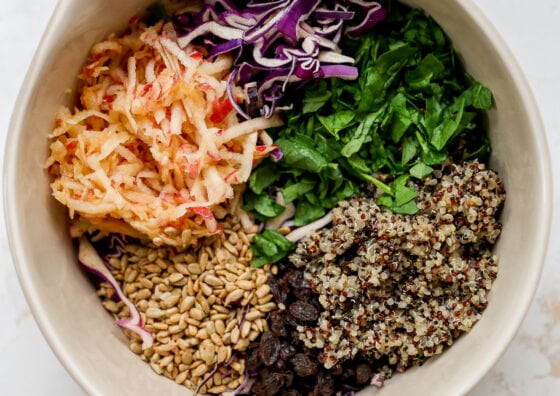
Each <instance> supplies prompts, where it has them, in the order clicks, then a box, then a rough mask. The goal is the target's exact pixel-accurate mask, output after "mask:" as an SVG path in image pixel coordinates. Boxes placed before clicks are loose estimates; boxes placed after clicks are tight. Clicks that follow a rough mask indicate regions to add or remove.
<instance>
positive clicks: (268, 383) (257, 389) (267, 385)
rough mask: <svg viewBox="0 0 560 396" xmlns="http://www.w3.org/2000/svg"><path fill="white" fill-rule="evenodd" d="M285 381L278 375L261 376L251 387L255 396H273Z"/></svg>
mask: <svg viewBox="0 0 560 396" xmlns="http://www.w3.org/2000/svg"><path fill="white" fill-rule="evenodd" d="M285 381H286V379H285V377H284V376H283V375H282V374H280V373H271V374H268V375H263V376H261V377H260V378H259V379H258V380H257V381H255V384H254V386H253V394H254V395H255V396H274V395H275V394H277V393H278V391H279V390H280V389H282V387H283V386H284V383H285Z"/></svg>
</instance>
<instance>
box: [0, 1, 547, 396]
mask: <svg viewBox="0 0 560 396" xmlns="http://www.w3.org/2000/svg"><path fill="white" fill-rule="evenodd" d="M70 2H71V1H68V0H58V2H57V4H56V6H55V8H54V11H53V13H52V15H51V17H50V19H49V22H48V25H47V28H46V29H45V31H44V33H43V36H42V38H41V40H40V42H39V44H38V46H37V48H36V51H35V54H34V56H33V59H32V61H31V63H30V66H29V68H28V70H27V73H26V75H25V78H24V80H23V83H22V85H21V88H20V91H19V94H18V96H17V98H16V101H15V104H14V110H13V112H12V116H11V118H10V122H9V129H8V130H9V131H12V133H10V134H8V136H7V138H6V145H5V148H4V161H3V170H2V172H3V200H4V217H5V225H6V231H7V237H8V243H9V247H10V253H11V257H12V261H13V265H14V267H15V270H16V273H17V277H18V280H19V283H20V286H21V288H22V290H23V294H24V296H25V299H26V300H27V303H28V305H29V307H30V310H31V312H32V314H33V317H34V319H35V321H36V322H37V324H38V326H39V329H40V331H41V333H42V334H43V337H44V338H45V339H46V341H47V343H48V344H49V346H50V348H51V349H52V350H53V352H54V353H55V355H56V356H57V358H58V360H59V361H60V362H61V364H62V365H63V366H64V368H65V369H66V371H67V372H68V373H69V374H70V375H71V376H72V378H73V379H74V380H75V381H76V383H77V384H78V385H79V386H80V387H81V388H82V389H83V390H84V391H86V392H87V393H90V394H96V393H98V392H97V391H98V389H97V387H96V385H95V382H94V381H92V380H91V378H93V377H92V376H90V375H87V374H86V373H83V372H81V371H80V370H78V369H77V368H76V366H75V364H74V360H75V359H74V357H73V354H72V352H71V351H70V350H68V348H67V347H66V346H65V344H64V342H63V340H62V339H61V338H60V337H59V336H58V335H56V326H55V325H54V323H53V322H52V321H51V319H50V318H49V317H48V315H47V314H46V312H45V310H44V308H43V305H42V303H41V298H40V296H39V295H38V293H37V291H36V290H34V287H33V285H32V284H31V283H30V282H29V279H30V271H29V267H27V266H26V265H25V263H24V262H23V257H24V254H23V251H24V249H25V247H24V244H23V243H22V240H23V238H21V236H22V232H21V230H20V227H19V224H18V221H17V216H16V214H15V212H14V211H11V210H10V208H12V207H13V206H14V203H15V202H17V196H16V194H15V192H14V190H13V189H11V188H10V186H12V185H15V184H16V183H17V178H16V170H17V169H16V167H15V163H16V161H15V159H16V157H17V155H18V154H17V152H16V151H15V150H10V148H11V147H17V146H18V144H17V143H18V142H19V140H20V136H21V133H20V131H21V130H22V127H23V120H24V117H25V112H26V110H27V108H28V105H29V103H30V100H31V97H32V93H33V89H34V87H35V86H36V84H37V77H36V76H37V75H38V74H39V70H40V66H41V64H42V63H43V61H44V60H45V59H46V57H47V56H48V51H47V49H48V44H47V43H49V42H50V41H52V38H53V37H54V36H55V35H56V26H57V22H62V20H61V15H62V14H63V13H64V6H65V5H67V4H69V3H70ZM405 2H406V3H409V2H410V0H408V1H406V0H405ZM457 4H458V6H459V7H461V8H463V11H464V12H465V14H467V15H468V16H469V17H470V18H471V19H472V20H473V22H474V23H475V24H476V26H477V28H478V29H480V30H481V31H482V32H483V33H484V35H485V36H486V37H487V39H488V40H489V41H490V43H491V44H492V46H493V48H494V49H495V50H496V53H497V54H498V56H499V57H500V58H501V59H502V60H503V61H504V62H505V63H506V64H507V65H508V69H509V71H510V73H511V75H512V77H514V81H515V83H516V85H517V89H518V91H519V92H520V93H521V94H522V96H523V100H524V104H525V106H526V108H527V114H528V116H527V118H528V122H529V124H530V125H531V128H530V130H531V131H532V134H533V136H534V137H535V138H536V142H535V146H536V150H537V152H538V153H539V154H540V155H539V157H538V158H536V159H535V160H536V166H537V168H538V169H539V170H540V173H539V178H540V186H541V187H542V189H541V191H540V194H539V195H540V199H541V200H540V202H539V204H540V205H539V208H538V211H537V215H538V216H539V219H540V222H541V224H542V227H541V228H539V230H537V232H538V233H539V234H540V235H539V237H538V238H535V240H536V245H537V247H538V248H537V249H535V253H533V256H534V259H535V263H533V265H534V266H535V267H537V265H538V268H535V270H534V271H532V272H531V274H532V277H531V278H529V279H527V281H528V283H530V284H531V287H530V293H529V294H528V296H527V297H528V298H526V299H525V300H524V301H523V305H522V306H520V307H519V309H518V310H516V315H515V316H513V317H511V322H510V323H512V324H513V325H511V326H509V327H508V329H509V330H508V332H507V333H506V334H501V335H502V337H500V340H499V341H498V342H497V343H496V344H495V345H496V349H495V351H494V353H493V354H492V355H491V357H490V358H489V359H487V360H485V361H484V362H481V364H480V365H479V366H477V367H476V368H473V369H472V371H471V375H470V376H469V378H470V380H469V381H465V383H464V385H463V387H462V389H461V390H462V391H463V393H467V392H468V391H469V390H471V389H472V388H473V387H474V386H475V385H476V384H477V383H478V382H479V381H480V380H481V379H482V378H483V377H484V375H486V373H487V372H488V371H489V370H490V369H491V368H492V367H493V366H494V365H495V364H496V362H497V361H498V360H499V358H500V357H501V356H502V355H503V354H504V352H505V350H506V349H507V347H508V345H509V344H510V343H511V342H512V340H513V339H514V336H515V334H516V333H517V331H518V329H519V327H520V325H521V323H522V321H523V320H524V318H525V316H526V315H527V312H528V310H529V307H530V305H531V304H532V302H533V300H534V297H535V293H536V291H537V288H538V286H539V283H540V282H539V280H540V278H541V276H542V272H543V267H544V264H545V258H546V255H547V246H548V242H549V238H550V228H551V223H552V212H553V211H552V208H553V207H552V202H553V190H552V185H553V179H552V166H551V159H550V152H549V149H548V143H547V136H546V133H545V128H544V124H543V121H542V117H541V114H540V111H539V109H538V106H537V102H536V99H535V96H534V94H533V92H532V90H531V87H530V85H529V82H528V80H527V77H526V75H525V74H524V72H523V70H522V69H521V67H520V65H519V63H518V62H517V59H516V58H515V56H514V55H513V53H512V52H511V50H510V49H509V47H508V45H507V44H506V42H505V40H504V39H503V38H502V36H501V34H500V33H499V31H498V30H497V29H496V28H495V26H494V25H493V23H492V22H491V21H490V20H489V19H488V17H487V16H486V15H485V14H484V12H483V11H482V9H481V8H480V7H479V6H478V5H477V4H476V3H475V2H474V1H473V0H457Z"/></svg>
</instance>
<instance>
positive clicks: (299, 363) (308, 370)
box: [290, 353, 319, 377]
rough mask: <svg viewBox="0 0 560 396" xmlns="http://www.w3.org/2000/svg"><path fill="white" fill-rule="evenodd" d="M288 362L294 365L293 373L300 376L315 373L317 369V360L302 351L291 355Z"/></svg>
mask: <svg viewBox="0 0 560 396" xmlns="http://www.w3.org/2000/svg"><path fill="white" fill-rule="evenodd" d="M290 363H291V364H292V366H293V367H294V373H295V374H296V375H298V376H300V377H309V376H310V375H315V374H317V372H318V370H319V367H318V366H317V362H316V361H314V360H312V359H311V358H310V357H309V356H307V355H306V354H304V353H297V354H295V355H294V356H292V358H291V359H290Z"/></svg>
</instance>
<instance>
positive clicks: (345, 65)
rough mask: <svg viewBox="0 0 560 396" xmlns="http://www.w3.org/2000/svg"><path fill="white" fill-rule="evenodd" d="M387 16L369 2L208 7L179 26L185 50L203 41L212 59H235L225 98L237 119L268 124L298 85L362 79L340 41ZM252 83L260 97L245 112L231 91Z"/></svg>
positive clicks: (288, 0)
mask: <svg viewBox="0 0 560 396" xmlns="http://www.w3.org/2000/svg"><path fill="white" fill-rule="evenodd" d="M385 17H386V11H385V9H384V8H383V7H382V6H381V5H380V4H379V3H378V2H376V1H371V0H339V1H336V2H331V1H328V0H273V1H268V2H257V1H250V2H249V3H247V4H246V6H245V7H244V8H240V7H237V6H236V4H235V3H234V2H233V1H228V0H206V2H205V5H204V6H203V8H202V9H201V10H200V11H199V12H198V13H197V14H195V15H183V16H181V17H179V18H177V22H178V23H180V24H182V25H183V26H182V27H183V28H184V29H185V30H186V31H187V34H186V35H185V36H183V37H181V38H180V39H179V44H180V45H181V46H182V47H185V46H187V45H188V44H190V43H192V42H202V43H204V44H205V45H206V46H208V47H209V52H208V55H209V56H210V57H214V56H217V55H219V54H224V53H231V54H232V55H233V58H234V68H233V72H232V75H231V77H230V78H229V80H228V84H229V89H228V94H229V98H230V101H231V103H232V105H233V107H234V108H235V109H236V110H237V112H238V114H240V115H241V116H242V117H244V118H246V119H248V118H251V117H256V116H266V117H271V116H272V115H273V113H274V112H275V111H276V109H277V108H278V106H279V105H280V103H281V101H282V100H283V98H284V95H285V93H286V91H287V89H288V86H291V85H293V84H301V83H304V82H306V81H309V80H312V79H319V78H330V77H338V78H344V79H355V78H357V76H358V70H357V68H356V67H354V66H352V64H353V62H354V59H352V58H350V57H347V56H344V55H343V54H341V50H340V48H339V47H338V43H339V41H340V38H341V36H342V35H343V34H349V35H351V36H359V35H362V34H364V33H365V32H367V31H368V30H370V29H372V28H373V27H374V26H375V25H376V24H377V23H379V22H380V21H382V20H383V19H384V18H385ZM191 21H192V22H191ZM188 24H191V25H192V26H190V25H188ZM249 83H256V95H254V96H252V97H249V98H247V100H246V103H245V109H243V108H242V107H241V106H240V105H239V104H238V103H237V102H236V100H235V98H234V97H233V94H232V92H233V88H232V86H233V84H236V85H239V86H245V85H246V84H249Z"/></svg>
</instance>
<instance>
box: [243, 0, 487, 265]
mask: <svg viewBox="0 0 560 396" xmlns="http://www.w3.org/2000/svg"><path fill="white" fill-rule="evenodd" d="M388 15H389V16H388V19H387V20H386V21H384V22H383V23H382V24H380V25H378V26H377V27H376V29H375V31H374V32H372V33H368V34H367V35H365V36H363V37H360V38H358V39H350V38H345V39H344V40H343V42H342V43H341V47H342V49H343V52H344V53H345V54H348V55H350V56H353V57H354V59H355V60H356V66H357V67H358V69H359V71H360V74H359V77H358V79H357V80H355V81H343V80H341V79H329V80H326V79H324V80H320V81H317V82H316V83H309V84H307V85H306V86H304V87H303V88H302V89H301V90H300V91H299V92H297V96H298V97H301V101H300V102H299V105H298V104H296V105H295V106H294V109H293V110H291V111H289V112H286V120H287V123H286V125H285V126H284V127H282V128H277V129H275V130H271V131H269V133H270V134H271V135H272V137H273V138H274V139H275V141H276V143H277V144H278V145H279V148H280V150H281V151H282V152H283V153H284V157H283V159H282V160H281V161H278V162H273V161H271V160H265V161H263V162H262V163H261V164H260V165H259V166H258V167H257V169H256V170H255V172H254V173H253V175H252V176H251V180H250V183H249V189H248V191H247V192H246V194H245V197H244V198H245V209H247V210H250V211H252V212H253V213H255V215H256V217H257V218H258V219H260V220H263V221H264V220H266V219H269V218H272V217H275V216H277V215H278V214H280V213H281V212H282V211H283V206H282V205H280V204H279V203H277V202H275V200H274V199H273V198H272V197H271V190H274V192H276V191H281V192H282V194H283V197H284V200H285V202H286V203H289V202H293V203H294V205H295V206H296V214H295V218H294V223H295V225H296V226H300V225H304V224H307V223H309V222H311V221H313V220H315V219H317V218H320V217H321V216H323V215H324V214H325V213H326V212H327V211H328V210H330V209H331V208H333V207H334V206H335V205H336V204H337V202H339V201H341V200H343V199H346V198H348V197H350V196H352V195H354V194H356V193H358V192H359V191H360V190H361V189H362V188H363V184H364V183H372V184H374V185H375V186H376V187H377V188H378V189H380V190H381V191H382V192H383V194H382V195H381V196H380V197H379V198H378V204H380V205H383V206H386V207H388V208H390V209H391V210H392V211H394V212H396V213H405V214H413V213H416V212H417V210H418V207H417V206H416V202H415V198H416V191H415V190H414V188H412V187H409V186H408V181H409V180H410V178H411V177H414V178H418V179H422V178H424V177H426V176H428V175H429V174H430V173H431V172H432V171H433V169H434V168H433V167H434V166H436V165H438V164H441V163H443V162H444V161H446V160H447V158H449V157H450V156H451V157H454V159H456V160H463V159H472V158H480V159H482V160H484V159H485V157H486V156H488V154H489V153H490V145H489V141H488V138H487V135H486V131H485V129H484V110H487V109H489V108H490V107H491V105H492V94H491V92H490V91H489V90H488V89H487V88H486V87H484V86H482V85H481V84H480V83H478V82H477V81H475V80H474V79H473V78H472V77H471V76H470V75H469V74H468V73H467V72H466V71H465V70H464V69H463V67H462V65H461V64H460V63H459V62H458V60H457V57H456V54H455V52H454V50H453V47H452V45H451V43H450V41H449V39H448V38H447V37H446V36H445V34H444V32H443V31H442V30H441V28H440V27H439V26H438V25H437V24H436V23H435V21H433V20H432V19H431V18H430V17H429V16H427V15H425V14H424V13H423V11H421V10H417V9H410V8H408V7H406V6H403V5H400V4H398V3H395V2H390V3H389V9H388ZM296 103H298V102H296ZM380 174H383V175H388V179H387V178H386V177H385V179H387V180H389V181H390V182H386V181H384V180H380V179H378V178H377V176H378V175H380ZM261 235H262V234H261ZM269 239H270V238H269ZM284 239H285V238H284ZM279 240H280V239H279V238H276V240H275V242H276V243H278V245H276V246H277V250H278V249H280V250H282V248H284V247H286V246H285V245H286V244H285V242H282V243H280V242H279ZM269 242H271V241H269ZM275 242H274V241H272V242H271V243H272V244H274V243H275ZM261 245H262V244H261ZM268 248H270V249H272V245H270V246H268ZM259 249H260V250H258V249H257V250H255V251H254V253H255V254H256V259H255V260H256V262H257V263H260V262H261V261H262V260H261V258H262V257H266V255H267V253H266V252H265V251H264V250H263V249H261V248H259ZM270 252H273V250H270ZM259 254H261V255H259Z"/></svg>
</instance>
